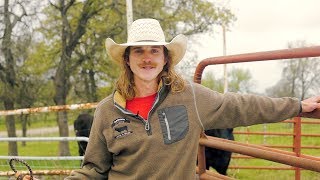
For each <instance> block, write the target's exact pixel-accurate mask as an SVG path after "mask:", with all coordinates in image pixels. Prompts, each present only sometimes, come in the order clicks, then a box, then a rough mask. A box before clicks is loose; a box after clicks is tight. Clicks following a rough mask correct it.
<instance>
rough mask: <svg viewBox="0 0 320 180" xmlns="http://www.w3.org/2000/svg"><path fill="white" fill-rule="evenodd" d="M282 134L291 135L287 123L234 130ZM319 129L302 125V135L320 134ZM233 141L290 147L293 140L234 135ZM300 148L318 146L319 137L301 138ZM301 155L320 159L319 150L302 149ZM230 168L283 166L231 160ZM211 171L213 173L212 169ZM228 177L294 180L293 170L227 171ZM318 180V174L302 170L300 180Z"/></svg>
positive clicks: (278, 137) (290, 128)
mask: <svg viewBox="0 0 320 180" xmlns="http://www.w3.org/2000/svg"><path fill="white" fill-rule="evenodd" d="M264 130H266V132H282V133H292V132H293V129H292V125H291V124H288V123H274V124H267V125H254V126H250V127H249V128H247V127H240V128H236V129H235V130H234V131H243V132H247V131H249V132H263V131H264ZM319 132H320V131H319V127H318V126H317V125H310V124H303V125H302V133H308V134H320V133H319ZM235 140H236V141H239V142H245V143H247V142H248V143H250V144H258V145H262V144H264V145H288V146H292V143H293V138H292V137H291V136H276V135H269V136H263V135H235ZM301 142H302V146H303V145H308V146H320V137H302V138H301ZM281 150H286V151H291V152H292V149H288V148H281ZM301 152H302V153H303V154H308V155H312V156H318V157H320V151H319V149H302V150H301ZM230 166H259V167H284V166H285V165H283V164H280V163H275V162H271V161H268V160H263V159H255V158H253V159H232V160H231V162H230ZM212 171H214V170H213V169H212ZM228 175H229V176H230V177H233V178H236V179H240V180H241V179H244V180H256V179H259V180H270V179H277V180H278V179H280V180H282V179H283V180H291V179H295V171H294V170H257V169H229V170H228ZM315 179H320V173H317V172H313V171H308V170H302V171H301V180H315Z"/></svg>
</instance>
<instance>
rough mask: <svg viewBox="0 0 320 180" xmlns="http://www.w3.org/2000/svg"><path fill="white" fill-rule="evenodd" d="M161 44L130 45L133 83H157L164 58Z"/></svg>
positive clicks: (129, 63) (164, 61)
mask: <svg viewBox="0 0 320 180" xmlns="http://www.w3.org/2000/svg"><path fill="white" fill-rule="evenodd" d="M163 48H164V47H163V46H132V47H130V53H129V61H128V62H127V63H128V65H129V66H130V69H131V71H132V72H133V75H134V80H135V83H137V82H139V81H144V82H154V83H158V79H157V77H158V75H159V74H160V72H161V71H162V69H163V67H164V65H165V64H166V60H165V57H164V51H163Z"/></svg>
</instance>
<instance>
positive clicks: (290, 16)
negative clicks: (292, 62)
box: [197, 0, 320, 92]
mask: <svg viewBox="0 0 320 180" xmlns="http://www.w3.org/2000/svg"><path fill="white" fill-rule="evenodd" d="M214 2H218V3H224V4H225V5H226V6H228V7H230V8H231V9H232V11H233V13H234V14H235V16H236V17H237V20H236V21H235V22H234V24H233V25H232V26H231V28H230V30H229V31H228V32H227V33H226V40H227V42H226V46H227V54H228V55H231V54H241V53H250V52H259V51H270V50H277V49H286V48H287V45H288V43H289V42H295V41H298V40H304V41H306V43H307V44H310V45H320V0H230V1H227V0H214ZM214 31H215V33H214V34H213V35H201V36H199V38H200V39H202V41H201V45H198V46H197V49H198V50H197V52H199V53H198V57H199V59H200V60H202V59H205V58H208V57H215V56H221V55H222V54H223V49H222V33H221V29H220V28H219V27H217V28H216V29H215V30H214ZM279 65H280V63H279V62H275V61H267V62H256V63H241V64H234V65H228V69H231V68H232V66H234V67H241V68H246V69H249V70H250V72H251V74H252V75H253V80H254V81H255V84H256V91H257V92H263V91H264V89H265V88H267V87H270V86H273V85H274V84H275V83H276V82H277V81H278V80H279V78H280V76H281V69H280V68H277V66H279ZM207 70H210V71H213V72H214V73H217V74H219V72H220V73H221V74H220V75H221V76H222V74H223V73H222V72H223V66H222V65H220V66H215V67H213V66H210V67H209V68H206V70H205V71H207Z"/></svg>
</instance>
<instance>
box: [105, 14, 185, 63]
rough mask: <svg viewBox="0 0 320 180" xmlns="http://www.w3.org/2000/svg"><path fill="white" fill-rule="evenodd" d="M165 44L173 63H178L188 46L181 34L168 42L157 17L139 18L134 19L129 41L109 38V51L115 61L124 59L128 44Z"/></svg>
mask: <svg viewBox="0 0 320 180" xmlns="http://www.w3.org/2000/svg"><path fill="white" fill-rule="evenodd" d="M144 45H149V46H152V45H163V46H165V47H166V48H167V49H168V50H169V54H170V55H171V57H172V62H173V65H176V64H178V63H179V62H180V61H181V59H182V58H183V56H184V54H185V52H186V48H187V38H186V36H184V35H182V34H180V35H177V36H176V37H175V38H173V39H172V41H171V42H166V41H165V37H164V33H163V30H162V28H161V26H160V23H159V22H158V21H157V20H155V19H138V20H136V21H134V22H133V23H132V24H131V26H130V29H129V30H128V39H127V43H123V44H117V43H115V42H114V41H113V40H112V39H110V38H107V40H106V49H107V53H108V54H109V56H110V57H111V59H113V60H114V61H116V62H118V63H120V62H121V61H123V54H124V51H125V49H126V48H127V47H128V46H144Z"/></svg>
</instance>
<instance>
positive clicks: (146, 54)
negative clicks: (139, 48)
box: [143, 53, 152, 63]
mask: <svg viewBox="0 0 320 180" xmlns="http://www.w3.org/2000/svg"><path fill="white" fill-rule="evenodd" d="M143 61H144V62H146V63H150V62H151V61H152V58H151V55H150V54H149V53H145V54H144V56H143Z"/></svg>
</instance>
